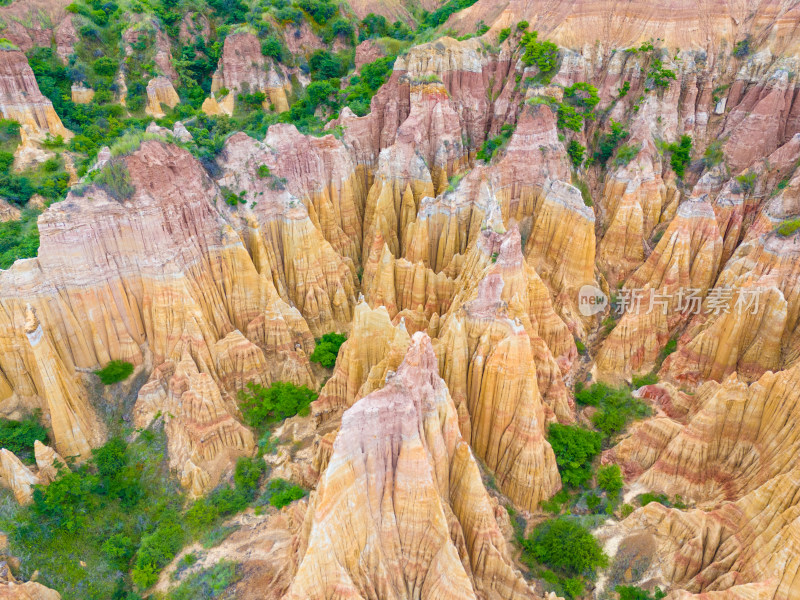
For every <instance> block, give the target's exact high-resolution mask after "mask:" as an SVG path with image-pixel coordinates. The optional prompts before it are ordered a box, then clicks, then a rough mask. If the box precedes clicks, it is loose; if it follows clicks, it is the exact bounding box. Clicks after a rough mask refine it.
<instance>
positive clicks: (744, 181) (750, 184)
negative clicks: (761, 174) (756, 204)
mask: <svg viewBox="0 0 800 600" xmlns="http://www.w3.org/2000/svg"><path fill="white" fill-rule="evenodd" d="M757 178H758V174H757V173H756V172H755V171H750V172H748V173H742V174H741V175H738V176H737V177H736V182H737V183H738V184H739V185H738V187H739V191H740V192H743V193H750V192H752V191H753V189H754V188H755V186H756V179H757Z"/></svg>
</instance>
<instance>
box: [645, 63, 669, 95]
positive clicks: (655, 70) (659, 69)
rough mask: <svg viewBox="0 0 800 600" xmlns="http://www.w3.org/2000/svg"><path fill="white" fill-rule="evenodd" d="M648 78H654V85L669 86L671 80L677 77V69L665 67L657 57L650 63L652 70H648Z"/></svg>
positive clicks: (658, 86)
mask: <svg viewBox="0 0 800 600" xmlns="http://www.w3.org/2000/svg"><path fill="white" fill-rule="evenodd" d="M647 77H648V79H652V80H653V85H654V86H656V87H657V88H662V89H663V88H667V87H669V82H670V80H673V79H675V71H672V70H670V69H667V68H666V67H664V63H663V61H662V60H661V59H659V58H655V59H653V62H652V63H651V64H650V70H649V71H648V72H647Z"/></svg>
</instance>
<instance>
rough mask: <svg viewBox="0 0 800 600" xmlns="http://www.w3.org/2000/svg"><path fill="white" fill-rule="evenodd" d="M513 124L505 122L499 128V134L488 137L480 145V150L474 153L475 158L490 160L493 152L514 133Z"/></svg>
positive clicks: (495, 152)
mask: <svg viewBox="0 0 800 600" xmlns="http://www.w3.org/2000/svg"><path fill="white" fill-rule="evenodd" d="M514 129H515V126H514V125H509V124H505V125H503V126H502V127H501V128H500V135H498V136H496V137H493V138H488V139H487V140H486V141H485V142H484V143H483V145H482V146H481V148H480V150H478V152H477V153H476V154H475V158H477V159H478V160H485V161H490V160H492V157H494V155H495V154H497V153H498V152H499V150H500V148H502V147H503V146H504V145H505V144H506V142H508V140H509V139H510V138H511V135H512V134H513V133H514Z"/></svg>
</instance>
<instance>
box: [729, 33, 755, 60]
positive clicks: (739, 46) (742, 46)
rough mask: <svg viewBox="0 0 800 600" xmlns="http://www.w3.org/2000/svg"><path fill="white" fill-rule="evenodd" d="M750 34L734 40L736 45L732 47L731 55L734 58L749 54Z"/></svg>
mask: <svg viewBox="0 0 800 600" xmlns="http://www.w3.org/2000/svg"><path fill="white" fill-rule="evenodd" d="M750 52H751V49H750V36H747V37H746V38H744V39H743V40H739V41H738V42H736V45H735V46H734V47H733V55H734V56H735V57H736V58H744V57H745V56H747V55H748V54H750Z"/></svg>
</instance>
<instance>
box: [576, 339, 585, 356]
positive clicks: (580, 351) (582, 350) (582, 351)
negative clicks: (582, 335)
mask: <svg viewBox="0 0 800 600" xmlns="http://www.w3.org/2000/svg"><path fill="white" fill-rule="evenodd" d="M575 348H577V350H578V354H580V355H581V356H584V355H585V354H586V344H584V343H583V342H582V341H581V340H579V339H577V338H576V339H575Z"/></svg>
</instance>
